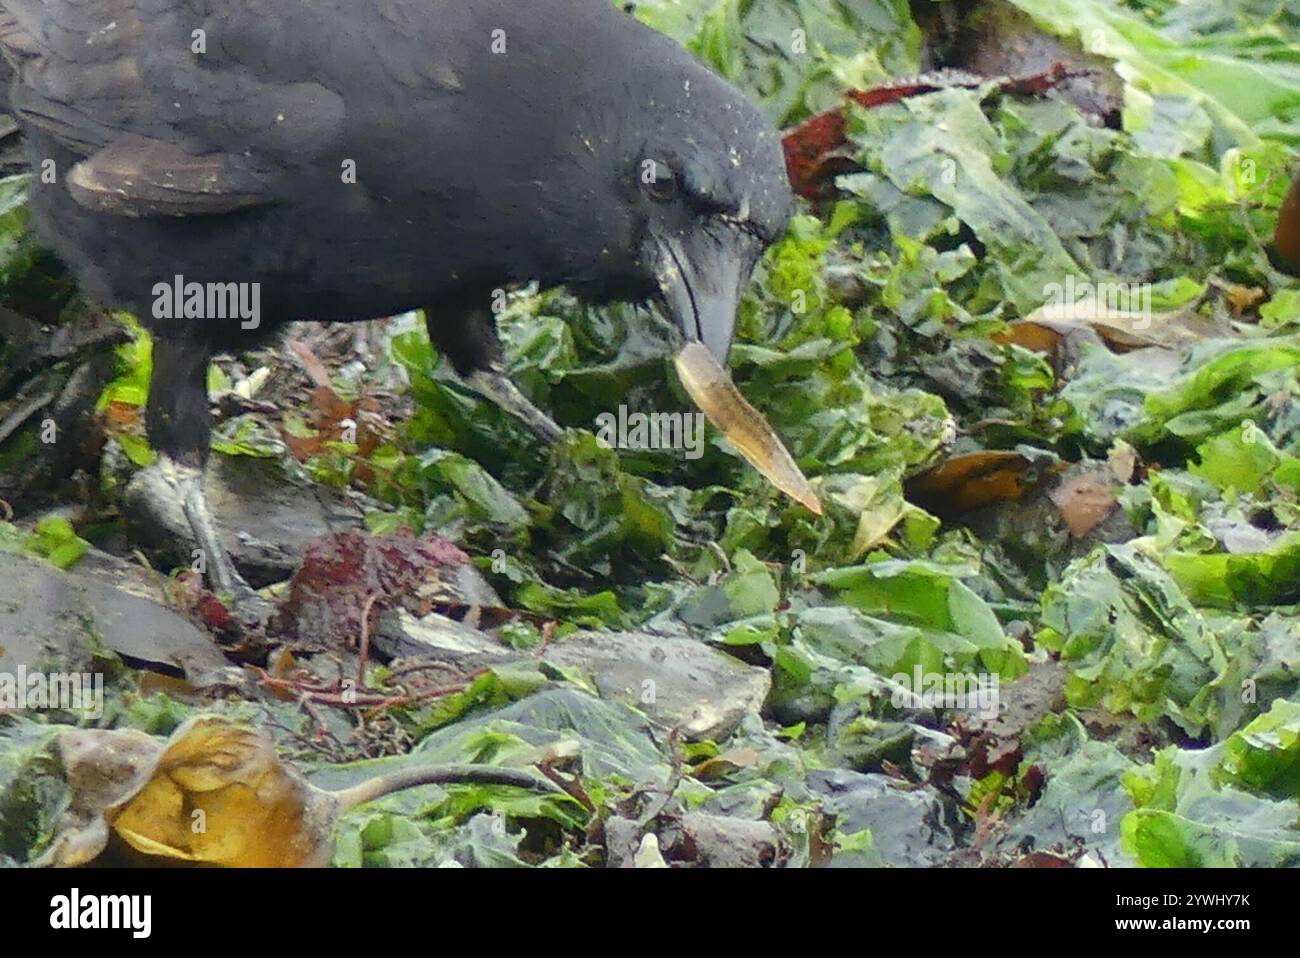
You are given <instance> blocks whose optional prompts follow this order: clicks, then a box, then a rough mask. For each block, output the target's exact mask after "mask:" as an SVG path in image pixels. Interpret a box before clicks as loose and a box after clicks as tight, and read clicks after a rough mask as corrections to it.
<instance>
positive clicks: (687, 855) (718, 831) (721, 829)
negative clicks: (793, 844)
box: [661, 812, 789, 868]
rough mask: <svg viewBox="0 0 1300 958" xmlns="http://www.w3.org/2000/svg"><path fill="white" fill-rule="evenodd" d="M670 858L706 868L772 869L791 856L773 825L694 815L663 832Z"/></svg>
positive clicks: (693, 813)
mask: <svg viewBox="0 0 1300 958" xmlns="http://www.w3.org/2000/svg"><path fill="white" fill-rule="evenodd" d="M661 841H663V842H664V846H665V849H666V850H667V852H668V857H669V858H670V859H672V860H673V861H686V862H691V863H693V864H695V865H696V866H697V867H704V868H772V867H776V866H780V865H781V864H783V863H784V862H785V860H786V859H787V858H788V857H789V849H788V848H786V846H785V843H784V842H783V841H782V840H781V833H780V832H778V831H777V830H776V828H774V827H773V826H772V824H771V823H770V822H759V821H753V820H750V819H744V818H724V817H722V816H720V815H705V814H702V813H700V812H691V813H689V814H687V815H683V816H682V818H681V820H680V821H679V822H677V823H675V824H674V825H672V826H669V827H668V828H665V829H664V834H663V836H661Z"/></svg>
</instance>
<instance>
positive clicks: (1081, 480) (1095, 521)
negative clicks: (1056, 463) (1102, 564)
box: [1047, 463, 1118, 539]
mask: <svg viewBox="0 0 1300 958" xmlns="http://www.w3.org/2000/svg"><path fill="white" fill-rule="evenodd" d="M1047 495H1048V498H1050V499H1051V500H1052V502H1053V504H1055V506H1056V508H1057V509H1059V510H1060V512H1061V518H1062V519H1063V520H1065V525H1066V527H1067V528H1068V529H1069V530H1070V535H1072V536H1074V537H1075V538H1076V539H1082V538H1084V537H1085V536H1087V535H1088V533H1090V532H1092V530H1093V529H1095V528H1097V526H1098V525H1099V524H1100V523H1101V521H1102V520H1103V519H1105V518H1106V517H1107V516H1108V515H1110V514H1111V513H1112V512H1113V511H1114V510H1115V508H1116V506H1117V505H1118V502H1117V500H1116V499H1115V475H1114V473H1113V472H1112V471H1111V467H1110V466H1109V465H1108V464H1106V463H1099V464H1097V465H1096V466H1093V467H1091V468H1088V469H1086V470H1085V471H1083V472H1080V473H1078V474H1077V475H1074V476H1071V477H1069V478H1067V479H1065V480H1063V481H1062V482H1061V484H1060V485H1058V486H1057V487H1056V488H1055V489H1052V490H1051V491H1050V492H1049V493H1048V494H1047Z"/></svg>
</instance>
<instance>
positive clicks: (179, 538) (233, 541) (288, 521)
mask: <svg viewBox="0 0 1300 958" xmlns="http://www.w3.org/2000/svg"><path fill="white" fill-rule="evenodd" d="M137 476H138V477H145V473H143V472H142V473H138V474H137ZM204 487H205V488H206V489H207V492H208V503H209V505H211V507H212V513H213V516H214V518H215V519H216V522H217V529H218V531H219V532H220V533H221V541H222V543H224V545H225V547H226V549H227V550H229V552H230V556H231V558H232V559H234V561H235V565H236V566H238V568H239V571H240V572H241V573H242V574H243V575H244V577H245V578H247V579H248V581H249V582H250V583H251V584H252V585H254V586H255V587H259V588H260V587H261V586H263V585H269V584H270V583H272V582H279V581H281V580H283V579H286V578H288V577H289V576H290V575H292V574H293V571H294V570H295V569H296V568H298V564H299V563H300V562H301V561H302V557H303V554H304V553H305V552H306V551H307V546H308V544H309V543H311V542H312V541H313V540H314V539H317V538H319V537H320V536H323V535H327V534H329V533H331V532H344V531H347V530H349V529H357V528H360V527H361V525H362V520H361V513H360V511H359V510H358V509H357V508H356V507H355V506H354V505H353V504H352V502H351V501H350V500H349V499H348V497H347V496H345V495H343V494H342V493H339V492H336V491H334V490H332V489H328V488H326V487H324V486H319V485H309V484H305V483H300V482H296V481H294V480H293V479H291V478H289V477H288V476H286V475H285V474H284V470H283V469H282V468H281V466H280V464H279V463H278V462H277V461H275V460H273V459H259V458H257V457H254V456H223V455H214V456H213V457H212V459H211V460H210V462H209V464H208V469H207V472H206V474H205V476H204ZM141 491H142V487H141V482H140V480H139V479H137V480H136V481H133V482H132V483H131V485H130V486H129V487H128V488H127V492H126V497H125V501H124V503H123V504H124V506H125V507H126V510H127V513H128V515H129V517H130V519H131V521H132V524H133V526H134V527H135V529H136V532H137V534H138V535H139V536H140V537H141V538H142V539H144V540H145V541H147V542H149V543H151V544H153V545H156V546H158V547H160V548H162V549H164V550H166V551H168V552H175V553H176V555H177V556H178V557H182V558H183V557H188V556H189V554H190V550H191V549H192V548H193V547H194V546H193V537H192V535H191V533H190V527H189V523H188V522H186V520H185V516H184V513H183V512H182V511H181V506H180V503H179V502H172V501H170V500H168V501H167V502H166V505H165V506H162V505H161V504H160V503H154V505H159V506H160V508H165V513H164V514H162V515H155V514H153V512H152V510H151V509H150V508H146V507H144V506H142V505H141V500H140V498H139V496H140V493H141ZM186 564H188V559H187V558H186Z"/></svg>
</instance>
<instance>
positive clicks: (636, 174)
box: [574, 30, 793, 365]
mask: <svg viewBox="0 0 1300 958" xmlns="http://www.w3.org/2000/svg"><path fill="white" fill-rule="evenodd" d="M641 40H642V42H641V43H640V44H638V45H637V48H636V57H635V58H634V60H633V62H631V63H625V64H624V75H625V76H627V77H628V80H627V82H626V84H624V85H622V86H621V93H622V97H623V99H622V102H621V103H620V107H619V108H616V109H613V110H602V112H601V114H600V119H599V120H598V121H597V122H596V123H594V124H593V127H594V128H593V127H588V128H587V131H585V132H588V134H589V135H588V143H587V146H588V147H589V150H590V156H589V157H588V163H587V168H588V171H589V172H590V173H591V174H592V177H591V180H590V181H589V182H592V183H593V187H594V188H593V189H592V190H591V191H590V192H589V193H588V194H587V200H588V201H589V202H590V206H589V207H588V208H587V209H585V210H581V211H574V214H575V215H576V216H577V217H579V218H590V219H589V221H590V222H592V223H597V222H598V223H599V226H593V228H592V230H591V235H598V236H600V239H601V245H600V248H599V249H596V248H595V247H594V245H593V246H592V247H589V248H588V250H587V254H588V255H587V263H588V264H597V265H595V266H594V267H591V268H589V272H588V275H589V276H590V277H591V278H592V279H593V280H594V282H593V283H592V284H591V285H592V287H594V288H595V289H596V291H598V292H599V291H601V290H603V291H604V293H605V294H606V295H607V296H609V297H613V298H648V299H657V300H658V301H660V302H661V303H662V304H663V305H664V306H665V307H666V308H667V310H668V312H669V313H670V314H671V317H672V319H673V321H674V322H675V324H676V325H677V327H678V328H679V329H680V330H681V332H682V334H683V335H684V336H685V337H686V338H687V339H688V340H699V341H702V342H703V343H704V345H705V346H706V347H708V349H709V351H710V352H712V353H713V354H714V356H715V357H717V359H718V361H719V362H720V363H722V364H723V365H725V364H726V361H727V356H728V353H729V351H730V347H731V340H732V334H733V332H734V329H735V322H736V308H737V305H738V302H739V299H740V296H741V293H742V292H743V291H744V288H745V286H746V285H747V284H748V281H749V278H750V274H751V273H752V272H753V269H754V265H755V264H756V263H757V261H758V258H759V256H760V255H761V254H762V252H763V250H764V249H765V248H766V247H767V246H769V245H770V244H771V243H772V242H773V241H775V240H776V239H778V238H779V237H780V236H781V234H782V233H783V232H784V230H785V227H786V223H787V222H788V220H789V217H790V211H791V207H792V203H793V195H792V193H791V189H790V184H789V179H788V176H787V174H786V168H785V159H784V155H783V153H782V149H781V140H780V135H779V133H778V132H777V130H776V128H775V127H774V126H773V125H772V123H771V122H770V121H768V120H767V118H766V117H764V116H763V114H762V113H760V112H759V110H758V109H757V107H755V106H754V104H753V103H751V102H750V101H749V100H748V99H746V98H745V96H744V95H743V94H742V93H740V91H738V90H737V89H735V88H734V87H733V86H731V85H730V84H729V83H727V82H725V81H724V80H722V79H721V78H719V77H717V76H716V75H714V74H713V73H711V72H709V71H708V70H707V69H705V68H704V67H703V66H701V65H700V64H699V63H698V62H697V61H695V60H694V58H693V57H691V56H690V55H689V54H688V53H687V52H686V51H684V50H682V49H681V48H679V47H677V46H676V45H675V44H673V43H672V42H671V41H669V40H667V39H666V38H664V37H661V36H659V35H657V34H652V33H651V32H650V31H648V30H646V31H644V33H643V34H642V35H641ZM611 117H616V118H617V119H613V120H611ZM596 184H599V185H596ZM579 285H581V284H579Z"/></svg>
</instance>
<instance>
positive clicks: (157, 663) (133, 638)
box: [0, 551, 233, 685]
mask: <svg viewBox="0 0 1300 958" xmlns="http://www.w3.org/2000/svg"><path fill="white" fill-rule="evenodd" d="M83 567H84V568H83ZM149 575H150V574H149V573H148V572H147V571H145V570H138V567H133V566H131V564H130V563H127V562H124V561H122V560H120V559H115V558H113V557H112V556H108V555H105V554H104V553H98V552H94V551H92V552H90V553H88V555H87V556H86V557H83V559H82V560H81V561H80V562H78V563H77V564H76V565H74V566H73V567H72V569H71V570H70V571H63V570H60V569H57V568H55V567H54V566H52V565H50V564H49V563H47V562H44V561H42V560H39V559H32V558H28V557H26V556H18V555H10V554H7V553H0V671H5V672H13V671H14V670H16V669H17V667H18V666H20V665H22V666H25V667H26V668H28V669H36V668H45V667H47V666H48V667H52V668H57V667H59V666H61V665H62V666H66V667H68V668H72V669H75V668H77V667H79V666H84V665H86V664H88V663H89V662H90V660H91V658H92V656H93V653H94V650H95V648H96V646H106V647H107V648H109V649H111V650H112V651H114V652H116V653H117V654H118V655H120V656H122V657H123V658H125V659H128V660H130V662H131V663H132V664H141V663H143V664H144V665H145V666H154V667H161V668H163V669H165V670H174V671H176V672H179V673H181V674H183V675H185V676H186V678H188V679H189V680H190V682H191V683H193V684H195V685H209V684H213V683H214V682H217V681H224V680H225V679H226V678H230V677H232V676H233V673H232V668H233V667H232V666H231V665H230V663H229V662H228V661H227V660H226V657H225V656H224V655H222V654H221V651H220V650H219V649H218V648H217V647H216V646H215V645H214V644H213V643H212V640H211V638H210V637H209V636H208V635H207V633H205V632H203V631H202V630H201V629H199V628H198V626H196V625H194V623H192V622H190V621H189V620H188V619H187V618H185V617H184V616H182V615H180V614H179V613H177V612H175V611H173V610H172V609H169V608H167V607H166V606H165V605H163V604H161V603H160V602H159V601H156V600H155V599H153V598H150V597H148V595H147V593H148V592H149V590H150V586H149V584H148V576H149ZM114 579H116V581H114ZM157 580H158V583H157V584H156V585H155V588H159V589H160V583H161V581H162V579H161V577H157ZM156 594H160V592H158V593H156Z"/></svg>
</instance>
